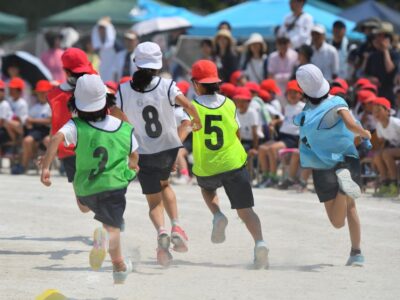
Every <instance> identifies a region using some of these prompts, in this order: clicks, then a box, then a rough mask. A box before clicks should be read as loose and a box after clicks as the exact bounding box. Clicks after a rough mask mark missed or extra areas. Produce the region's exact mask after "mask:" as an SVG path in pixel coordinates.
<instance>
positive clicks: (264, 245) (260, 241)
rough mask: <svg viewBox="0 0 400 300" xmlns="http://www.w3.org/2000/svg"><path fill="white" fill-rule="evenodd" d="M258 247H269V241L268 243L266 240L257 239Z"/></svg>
mask: <svg viewBox="0 0 400 300" xmlns="http://www.w3.org/2000/svg"><path fill="white" fill-rule="evenodd" d="M256 247H265V248H268V247H267V243H266V242H265V241H264V240H259V241H256Z"/></svg>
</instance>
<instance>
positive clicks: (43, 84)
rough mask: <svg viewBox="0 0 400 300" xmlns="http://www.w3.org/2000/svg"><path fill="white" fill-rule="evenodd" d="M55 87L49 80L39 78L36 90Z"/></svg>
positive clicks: (40, 90)
mask: <svg viewBox="0 0 400 300" xmlns="http://www.w3.org/2000/svg"><path fill="white" fill-rule="evenodd" d="M52 88H53V85H52V84H51V83H50V81H48V80H39V81H38V82H37V83H36V87H35V92H37V93H40V92H48V91H50V90H51V89H52Z"/></svg>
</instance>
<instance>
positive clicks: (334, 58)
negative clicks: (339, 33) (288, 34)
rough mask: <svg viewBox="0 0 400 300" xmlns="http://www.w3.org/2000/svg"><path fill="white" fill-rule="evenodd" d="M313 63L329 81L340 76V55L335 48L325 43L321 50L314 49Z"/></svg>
mask: <svg viewBox="0 0 400 300" xmlns="http://www.w3.org/2000/svg"><path fill="white" fill-rule="evenodd" d="M313 51H314V52H313V56H312V57H311V62H312V63H313V64H314V65H316V66H317V67H318V68H320V69H321V72H322V74H323V75H324V77H325V78H326V79H327V80H328V81H329V80H332V79H333V75H338V74H339V54H338V52H337V50H336V48H335V47H333V46H332V45H330V44H328V43H327V42H324V43H323V44H322V46H321V48H319V49H316V48H315V47H313Z"/></svg>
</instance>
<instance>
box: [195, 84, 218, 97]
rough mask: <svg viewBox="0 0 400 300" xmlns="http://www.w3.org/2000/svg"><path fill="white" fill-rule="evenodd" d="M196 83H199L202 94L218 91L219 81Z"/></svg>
mask: <svg viewBox="0 0 400 300" xmlns="http://www.w3.org/2000/svg"><path fill="white" fill-rule="evenodd" d="M198 84H200V85H201V86H202V87H203V88H204V90H205V92H204V95H214V94H215V93H217V92H219V82H216V83H200V82H198Z"/></svg>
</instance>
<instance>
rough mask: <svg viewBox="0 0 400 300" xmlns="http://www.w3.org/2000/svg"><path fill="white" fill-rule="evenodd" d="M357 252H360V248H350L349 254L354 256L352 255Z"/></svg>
mask: <svg viewBox="0 0 400 300" xmlns="http://www.w3.org/2000/svg"><path fill="white" fill-rule="evenodd" d="M357 254H361V250H360V249H353V248H351V251H350V256H354V255H357Z"/></svg>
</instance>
